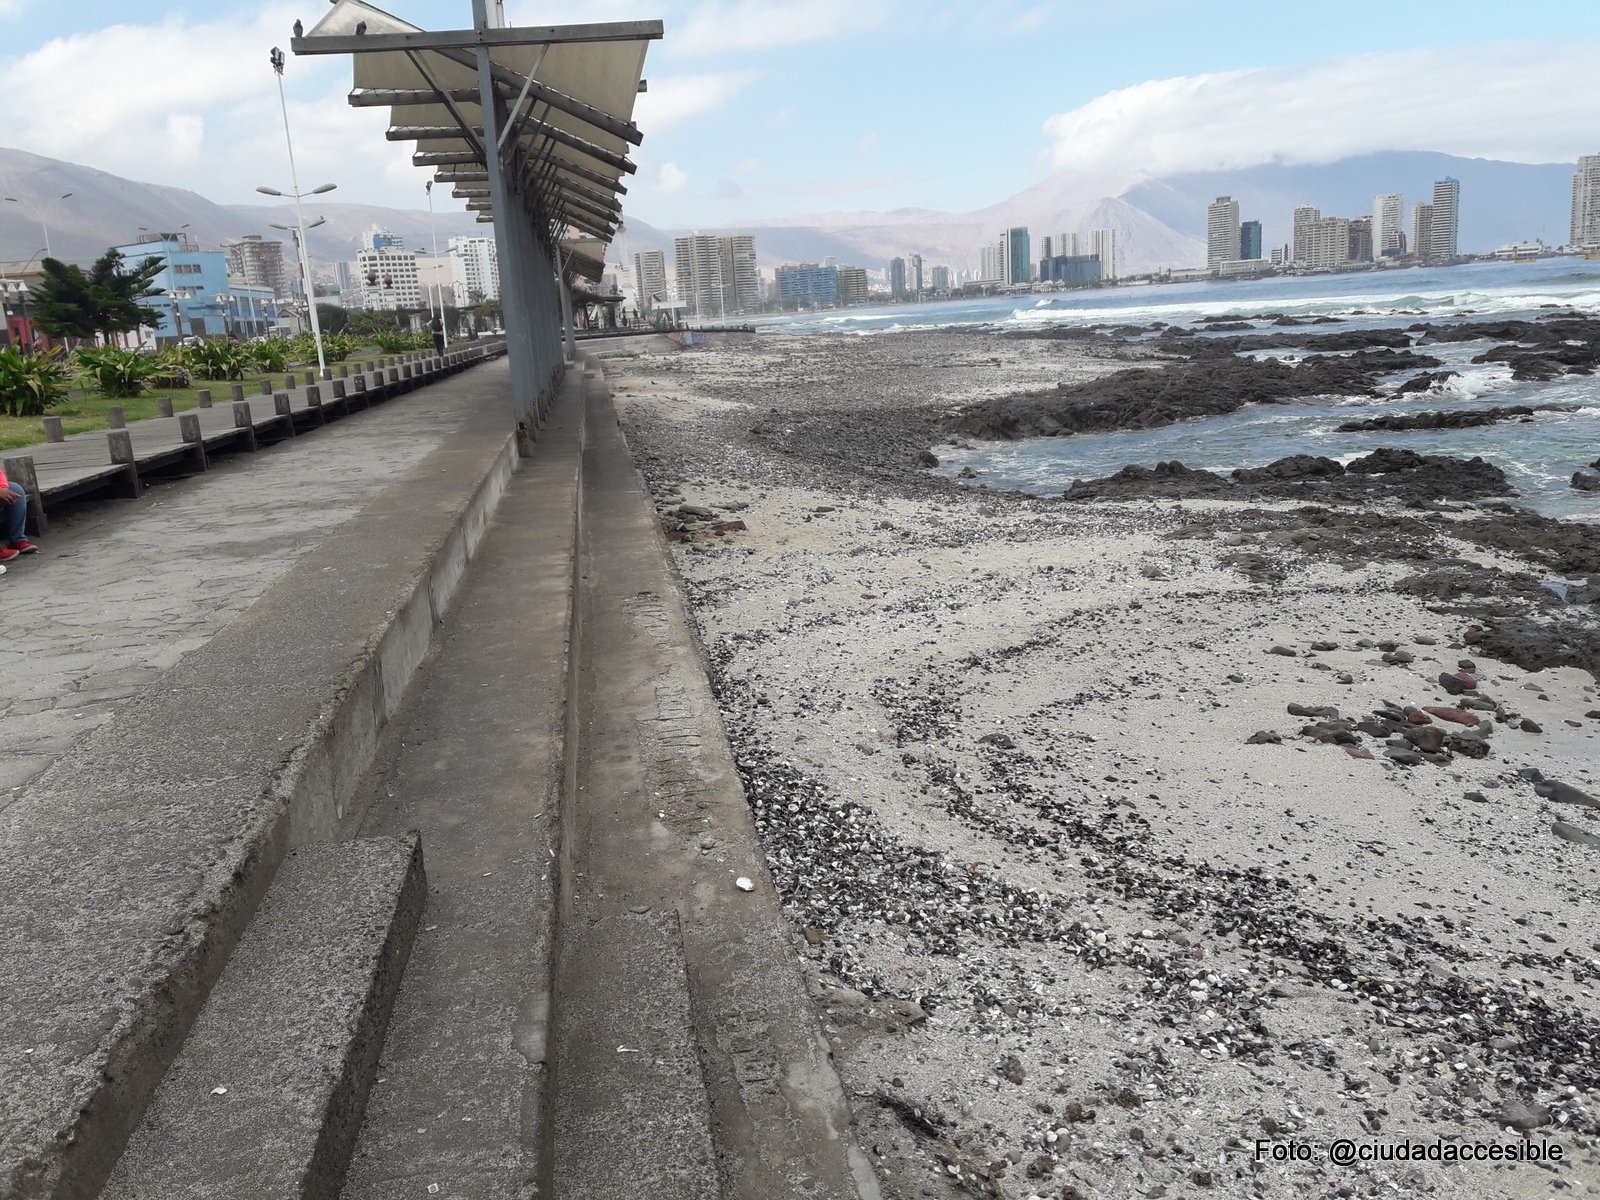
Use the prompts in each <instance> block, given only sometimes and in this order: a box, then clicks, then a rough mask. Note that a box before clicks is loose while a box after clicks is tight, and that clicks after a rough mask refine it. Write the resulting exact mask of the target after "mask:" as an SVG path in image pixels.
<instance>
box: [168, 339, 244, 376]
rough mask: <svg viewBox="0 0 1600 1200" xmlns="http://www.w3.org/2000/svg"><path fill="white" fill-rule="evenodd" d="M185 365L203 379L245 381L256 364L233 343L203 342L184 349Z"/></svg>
mask: <svg viewBox="0 0 1600 1200" xmlns="http://www.w3.org/2000/svg"><path fill="white" fill-rule="evenodd" d="M183 365H184V366H186V367H188V368H189V370H190V372H191V373H193V374H194V375H196V376H197V377H199V378H201V379H243V378H244V376H245V372H246V371H248V370H250V368H251V367H253V366H254V365H255V364H254V363H253V362H252V361H251V358H250V356H249V355H248V354H246V353H245V350H244V348H243V347H242V346H237V345H235V344H234V343H233V342H201V343H200V344H199V345H198V346H186V347H184V350H183Z"/></svg>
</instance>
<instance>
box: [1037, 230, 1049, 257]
mask: <svg viewBox="0 0 1600 1200" xmlns="http://www.w3.org/2000/svg"><path fill="white" fill-rule="evenodd" d="M1051 245H1052V242H1051V240H1050V235H1049V234H1048V233H1047V234H1045V235H1044V236H1043V237H1042V238H1040V239H1039V261H1040V262H1043V261H1044V260H1045V259H1047V258H1049V257H1050V248H1051Z"/></svg>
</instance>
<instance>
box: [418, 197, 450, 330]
mask: <svg viewBox="0 0 1600 1200" xmlns="http://www.w3.org/2000/svg"><path fill="white" fill-rule="evenodd" d="M422 190H423V191H425V192H427V193H428V236H429V237H430V238H432V239H433V271H434V275H435V279H434V284H433V286H434V288H435V290H437V291H438V292H439V332H440V333H441V334H443V336H444V344H445V345H446V346H448V345H449V344H450V331H449V330H448V329H446V328H445V326H444V291H443V290H442V289H441V288H440V287H439V282H438V279H437V276H438V273H439V228H438V226H437V225H435V224H434V221H433V180H431V179H430V180H428V182H427V183H425V184H423V185H422ZM428 315H429V316H430V317H431V316H433V298H432V297H431V296H430V297H429V298H428Z"/></svg>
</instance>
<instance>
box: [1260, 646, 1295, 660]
mask: <svg viewBox="0 0 1600 1200" xmlns="http://www.w3.org/2000/svg"><path fill="white" fill-rule="evenodd" d="M1267 653H1268V654H1278V655H1281V656H1282V657H1284V658H1295V657H1297V656H1296V654H1295V652H1294V651H1293V650H1291V649H1289V647H1287V646H1274V647H1273V648H1272V649H1271V650H1268V651H1267Z"/></svg>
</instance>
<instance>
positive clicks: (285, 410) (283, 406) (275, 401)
mask: <svg viewBox="0 0 1600 1200" xmlns="http://www.w3.org/2000/svg"><path fill="white" fill-rule="evenodd" d="M272 407H273V408H274V409H276V410H277V413H278V415H279V416H280V417H282V418H283V424H284V428H285V429H286V430H287V431H288V436H289V437H296V436H298V434H299V432H300V431H299V430H297V429H296V428H295V427H294V410H293V409H292V408H290V407H289V393H288V392H279V393H277V394H276V395H275V396H273V397H272Z"/></svg>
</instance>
